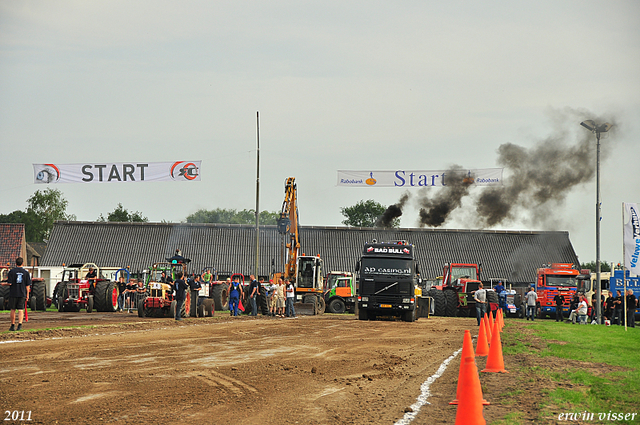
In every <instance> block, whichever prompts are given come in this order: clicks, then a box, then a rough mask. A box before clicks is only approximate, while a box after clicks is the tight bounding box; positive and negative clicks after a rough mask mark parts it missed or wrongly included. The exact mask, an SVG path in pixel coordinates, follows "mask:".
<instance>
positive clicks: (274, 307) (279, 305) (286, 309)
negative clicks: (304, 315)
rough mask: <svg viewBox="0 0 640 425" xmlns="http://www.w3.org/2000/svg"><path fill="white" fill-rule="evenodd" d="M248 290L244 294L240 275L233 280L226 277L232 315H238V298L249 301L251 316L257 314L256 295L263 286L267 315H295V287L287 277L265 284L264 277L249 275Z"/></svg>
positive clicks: (244, 301) (245, 301)
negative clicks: (257, 277)
mask: <svg viewBox="0 0 640 425" xmlns="http://www.w3.org/2000/svg"><path fill="white" fill-rule="evenodd" d="M249 280H250V283H249V290H248V292H247V294H246V297H245V293H244V291H243V289H242V284H241V283H240V276H238V275H235V276H234V277H233V280H231V278H229V279H227V283H228V288H227V293H228V294H229V311H230V313H231V315H232V316H238V314H239V313H238V308H239V304H240V300H242V301H243V303H244V304H245V305H246V303H247V302H250V303H251V316H253V317H256V316H257V315H258V296H259V295H260V293H261V288H262V287H264V289H265V293H266V297H267V307H268V309H269V315H270V316H274V317H297V316H296V310H295V308H294V301H295V287H294V286H293V283H292V282H291V281H290V280H289V279H285V280H282V279H278V282H277V283H275V282H269V283H268V284H265V282H264V279H260V280H259V281H258V279H256V277H255V276H254V275H250V276H249Z"/></svg>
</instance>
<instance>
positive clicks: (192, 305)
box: [189, 291, 202, 317]
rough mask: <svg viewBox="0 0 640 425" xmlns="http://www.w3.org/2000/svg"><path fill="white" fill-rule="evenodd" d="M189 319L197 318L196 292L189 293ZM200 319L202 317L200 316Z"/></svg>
mask: <svg viewBox="0 0 640 425" xmlns="http://www.w3.org/2000/svg"><path fill="white" fill-rule="evenodd" d="M194 295H195V296H194ZM189 317H198V291H191V300H190V301H189ZM200 317H202V316H201V315H200Z"/></svg>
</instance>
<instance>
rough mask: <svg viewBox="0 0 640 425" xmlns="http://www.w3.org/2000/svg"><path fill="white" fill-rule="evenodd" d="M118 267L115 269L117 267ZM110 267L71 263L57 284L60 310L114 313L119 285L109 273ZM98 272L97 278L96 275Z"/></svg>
mask: <svg viewBox="0 0 640 425" xmlns="http://www.w3.org/2000/svg"><path fill="white" fill-rule="evenodd" d="M114 270H115V268H114ZM106 271H107V270H106V269H104V268H103V269H100V268H99V267H98V266H96V265H95V264H94V263H85V264H71V265H69V266H68V267H65V268H64V270H63V272H62V280H61V281H60V282H59V283H58V284H57V285H56V287H55V289H54V292H55V294H56V295H57V307H58V311H75V312H78V311H80V310H81V309H83V308H84V309H86V310H87V313H91V312H92V311H93V310H94V309H96V310H97V311H105V312H114V311H116V310H117V308H118V285H117V284H116V282H114V281H112V280H110V279H109V278H108V277H107V276H105V275H104V273H106ZM93 274H95V277H92V275H93Z"/></svg>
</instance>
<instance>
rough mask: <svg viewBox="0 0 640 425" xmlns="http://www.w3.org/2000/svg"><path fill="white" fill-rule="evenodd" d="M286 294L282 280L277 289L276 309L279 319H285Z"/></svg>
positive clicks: (279, 281)
mask: <svg viewBox="0 0 640 425" xmlns="http://www.w3.org/2000/svg"><path fill="white" fill-rule="evenodd" d="M284 295H285V292H284V282H283V281H282V279H279V280H278V287H277V288H276V297H277V300H276V308H277V315H278V316H279V317H284V308H285V298H284Z"/></svg>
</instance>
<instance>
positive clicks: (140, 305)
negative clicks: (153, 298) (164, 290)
mask: <svg viewBox="0 0 640 425" xmlns="http://www.w3.org/2000/svg"><path fill="white" fill-rule="evenodd" d="M145 313H146V312H145V310H144V300H139V301H138V317H145Z"/></svg>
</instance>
